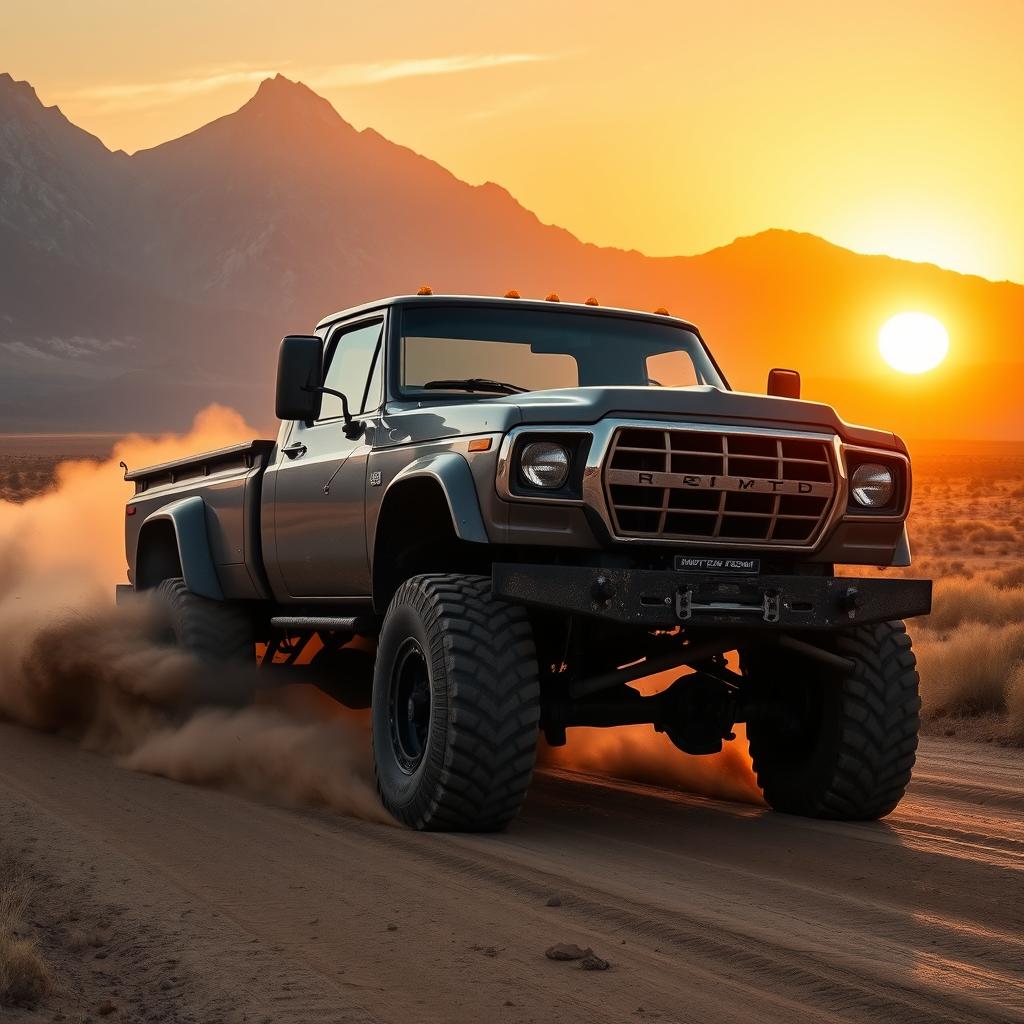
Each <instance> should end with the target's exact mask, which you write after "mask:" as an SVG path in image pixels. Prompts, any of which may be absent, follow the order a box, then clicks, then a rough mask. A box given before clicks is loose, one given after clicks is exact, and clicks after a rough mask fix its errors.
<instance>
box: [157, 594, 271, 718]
mask: <svg viewBox="0 0 1024 1024" xmlns="http://www.w3.org/2000/svg"><path fill="white" fill-rule="evenodd" d="M153 600H154V602H155V604H156V608H157V614H158V617H159V625H160V626H161V627H162V637H161V639H163V640H164V641H166V642H169V643H173V644H174V645H175V646H177V647H180V648H181V649H182V650H184V651H187V652H188V653H189V654H191V655H192V656H193V657H195V658H196V659H197V660H198V661H199V662H201V663H202V665H203V666H204V667H205V668H208V669H209V671H204V672H202V673H201V678H200V679H198V680H197V691H196V694H195V699H194V703H197V704H214V705H222V706H228V707H237V706H239V705H242V704H244V703H246V702H247V701H248V699H249V698H250V697H251V696H252V692H253V680H254V678H255V676H254V670H255V665H256V646H255V637H254V634H253V626H252V620H251V619H250V618H249V616H248V614H246V612H245V611H244V610H243V609H241V608H239V607H238V606H237V605H233V604H231V603H230V602H227V601H213V600H211V599H210V598H206V597H200V596H199V595H198V594H194V593H193V592H192V591H191V590H189V589H188V587H187V586H186V585H185V581H184V580H183V579H180V578H178V579H166V580H162V581H161V582H160V583H159V584H157V586H156V587H155V588H154V589H153Z"/></svg>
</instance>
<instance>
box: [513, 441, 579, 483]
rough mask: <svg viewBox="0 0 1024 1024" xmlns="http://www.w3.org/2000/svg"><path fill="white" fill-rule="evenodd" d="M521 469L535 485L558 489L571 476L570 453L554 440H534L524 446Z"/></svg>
mask: <svg viewBox="0 0 1024 1024" xmlns="http://www.w3.org/2000/svg"><path fill="white" fill-rule="evenodd" d="M519 471H520V472H521V473H522V475H523V479H524V480H525V481H526V482H527V483H528V484H531V485H532V486H533V487H543V488H545V489H546V490H556V489H557V488H559V487H561V486H562V484H564V483H565V481H566V480H567V479H568V477H569V453H568V452H567V451H566V450H565V449H564V448H563V447H562V446H561V445H560V444H555V442H554V441H534V442H532V443H531V444H528V445H526V447H525V448H523V454H522V455H521V456H520V457H519Z"/></svg>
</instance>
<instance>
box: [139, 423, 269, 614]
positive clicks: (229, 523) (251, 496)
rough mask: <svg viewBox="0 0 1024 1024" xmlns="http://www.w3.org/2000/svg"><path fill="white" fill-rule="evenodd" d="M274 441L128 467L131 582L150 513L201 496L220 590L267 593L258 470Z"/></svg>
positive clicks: (249, 595)
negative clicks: (155, 463) (137, 466)
mask: <svg viewBox="0 0 1024 1024" xmlns="http://www.w3.org/2000/svg"><path fill="white" fill-rule="evenodd" d="M274 444H275V442H274V441H267V440H252V441H245V442H243V443H242V444H236V445H231V446H230V447H228V448H218V449H217V450H216V451H212V452H203V453H202V454H199V455H190V456H186V457H185V458H182V459H175V460H173V461H172V462H163V463H160V464H159V465H157V466H146V467H145V468H143V469H137V470H129V471H128V472H127V473H125V479H126V480H130V481H131V482H132V483H134V484H135V494H134V495H133V496H132V498H131V499H130V500H129V502H128V509H127V510H126V511H127V514H126V517H125V556H126V558H127V561H128V567H129V573H130V576H129V578H130V579H131V580H132V582H133V583H134V582H136V576H135V569H136V552H137V550H138V541H139V536H140V534H141V533H142V531H143V530H144V529H146V521H147V519H149V518H150V517H151V516H152V517H157V518H159V517H161V516H164V515H166V509H167V507H171V506H175V505H179V504H180V503H181V502H183V501H187V500H188V499H190V498H198V499H201V500H202V503H203V506H204V512H205V526H206V534H207V537H208V539H209V549H210V552H211V553H212V555H213V560H214V567H215V569H216V573H217V577H218V579H219V581H220V585H221V588H222V590H223V592H224V596H225V597H227V598H230V599H235V600H245V599H255V598H264V597H267V596H268V595H269V588H268V586H267V582H266V576H265V574H264V571H263V561H262V551H261V546H260V522H259V516H260V495H261V491H262V482H263V470H264V468H265V467H266V465H267V460H268V459H269V457H270V453H271V452H272V451H273V449H274Z"/></svg>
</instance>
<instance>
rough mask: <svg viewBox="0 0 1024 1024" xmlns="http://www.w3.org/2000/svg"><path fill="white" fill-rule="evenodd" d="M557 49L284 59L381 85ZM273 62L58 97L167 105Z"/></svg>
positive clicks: (533, 59)
mask: <svg viewBox="0 0 1024 1024" xmlns="http://www.w3.org/2000/svg"><path fill="white" fill-rule="evenodd" d="M553 57H554V55H553V54H542V53H483V54H455V55H453V56H448V57H420V58H411V59H406V60H391V61H373V62H369V63H350V64H337V65H333V66H330V67H325V66H317V67H308V68H305V69H303V68H294V67H289V66H288V65H287V64H286V65H284V67H285V69H286V71H287V73H288V76H289V77H291V78H296V79H299V80H301V81H303V82H305V83H306V84H307V85H309V86H310V87H312V88H314V89H342V88H358V87H363V86H374V85H383V84H386V83H388V82H396V81H399V80H401V79H407V78H426V77H432V76H437V75H454V74H466V73H468V72H473V71H487V70H490V69H493V68H502V67H514V66H516V65H520V64H534V63H538V62H540V61H546V60H552V59H553ZM275 73H276V71H275V70H274V69H272V68H266V67H255V66H245V65H232V66H229V67H220V68H213V69H208V70H206V71H205V72H199V71H197V72H192V73H189V74H186V75H183V76H181V77H179V78H171V79H163V80H161V81H154V82H110V83H105V84H101V85H93V86H88V87H86V88H83V89H77V90H75V91H73V92H70V93H68V94H66V95H65V96H63V97H61V98H60V99H61V100H63V101H74V102H76V103H86V104H89V105H90V106H92V107H93V108H94V109H96V110H98V111H101V112H110V111H115V110H118V111H123V110H142V109H148V108H150V107H158V106H164V105H166V104H169V103H175V102H177V101H179V100H182V99H187V98H188V97H192V96H199V95H203V94H205V93H211V92H218V91H220V90H221V89H226V88H229V87H231V86H236V85H247V84H249V85H251V84H255V83H257V82H260V81H262V80H263V79H265V78H271V77H273V76H274V74H275Z"/></svg>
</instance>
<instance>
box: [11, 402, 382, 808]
mask: <svg viewBox="0 0 1024 1024" xmlns="http://www.w3.org/2000/svg"><path fill="white" fill-rule="evenodd" d="M253 436H256V434H255V432H254V431H253V430H252V428H251V427H249V426H248V425H247V424H246V423H245V421H244V420H243V419H242V418H241V417H240V416H239V415H238V414H237V413H235V412H234V411H232V410H230V409H225V408H220V407H211V408H209V409H207V410H205V411H203V412H202V413H200V414H199V415H198V416H197V417H196V420H195V423H194V424H193V426H192V429H191V430H190V431H188V432H187V433H186V434H184V435H167V436H162V437H141V436H137V437H128V438H125V439H124V440H123V441H121V442H119V443H118V444H117V445H116V447H115V449H114V451H113V454H112V455H111V457H110V458H109V459H107V460H105V461H100V462H97V461H76V462H68V463H64V464H63V465H61V466H60V467H59V468H58V472H57V480H56V485H55V487H54V488H53V489H52V490H51V491H48V492H46V493H45V494H42V495H39V496H37V497H35V498H32V499H29V500H28V501H26V502H24V503H22V504H14V503H9V502H0V632H2V635H3V637H4V641H3V648H4V656H3V658H0V718H5V719H8V720H11V721H14V722H18V723H21V724H23V725H27V726H30V727H32V728H34V729H39V730H43V731H47V732H54V733H59V734H61V735H63V736H66V737H68V738H69V739H72V740H74V741H76V742H78V743H80V744H81V745H82V746H83V747H85V748H87V749H89V750H94V751H99V752H102V753H105V754H110V755H114V756H116V757H118V758H119V759H120V760H121V761H122V763H124V764H125V765H126V766H128V767H129V768H132V769H134V770H137V771H142V772H148V773H150V774H155V775H163V776H166V777H168V778H173V779H177V780H179V781H182V782H188V783H195V784H200V785H209V786H217V787H221V788H225V789H231V790H238V791H243V792H247V793H250V794H253V795H258V796H264V797H268V798H270V799H273V800H278V801H282V802H286V803H290V804H295V805H302V806H311V807H316V808H322V809H326V810H330V811H333V812H336V813H339V814H351V815H356V816H359V817H363V818H367V819H370V820H373V821H380V822H388V823H391V819H390V817H389V816H388V815H387V813H386V812H385V811H384V809H383V807H382V806H381V804H380V802H379V800H378V799H377V796H376V792H375V789H374V785H373V782H372V775H371V772H370V766H369V749H368V737H367V733H366V730H365V729H356V728H355V727H354V726H353V725H352V724H351V723H350V722H349V721H346V720H345V719H344V718H342V717H339V716H335V715H331V716H327V715H324V714H322V711H321V706H320V705H318V704H317V703H315V702H312V701H305V702H297V701H295V700H291V701H278V702H276V703H275V702H273V701H271V700H269V699H265V700H264V704H263V705H262V706H254V707H249V708H244V709H241V710H234V711H221V710H214V709H202V708H201V709H200V710H198V711H196V712H194V713H193V714H191V715H190V716H189V717H188V718H186V719H183V718H182V715H181V712H180V710H178V709H180V708H181V707H182V705H190V704H196V703H201V700H202V693H203V691H204V688H205V686H204V684H205V682H206V681H207V679H208V678H209V677H208V676H207V672H208V669H206V668H204V666H202V665H201V664H199V663H198V662H197V661H195V660H194V659H193V658H192V657H190V656H189V655H188V654H186V653H184V652H182V651H180V650H178V649H176V648H174V647H172V646H169V645H167V644H165V643H161V642H160V635H161V627H162V622H161V619H160V615H159V611H158V610H157V609H156V608H155V607H154V606H152V605H151V604H149V603H147V602H145V601H139V602H138V603H136V604H134V606H133V607H130V608H120V609H115V608H114V607H113V602H112V595H113V585H114V584H115V583H117V582H123V581H124V580H125V554H124V535H123V513H122V507H123V505H124V503H125V502H126V501H127V500H128V498H129V497H130V496H131V493H132V488H131V485H129V484H126V483H125V482H124V481H123V479H122V470H121V469H120V468H119V466H118V463H119V462H120V461H122V460H123V461H124V462H126V463H127V464H128V465H129V466H131V467H133V468H138V467H141V466H146V465H153V464H155V463H159V462H164V461H167V460H169V459H173V458H177V457H180V456H183V455H187V454H192V453H195V452H200V451H204V450H205V451H209V450H211V449H214V448H219V447H224V446H226V445H229V444H233V443H236V442H238V441H241V440H245V439H247V438H250V437H253ZM251 671H252V673H253V691H254V693H255V692H257V690H258V686H257V679H256V677H257V669H256V668H255V666H254V667H253V668H252V670H251Z"/></svg>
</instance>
